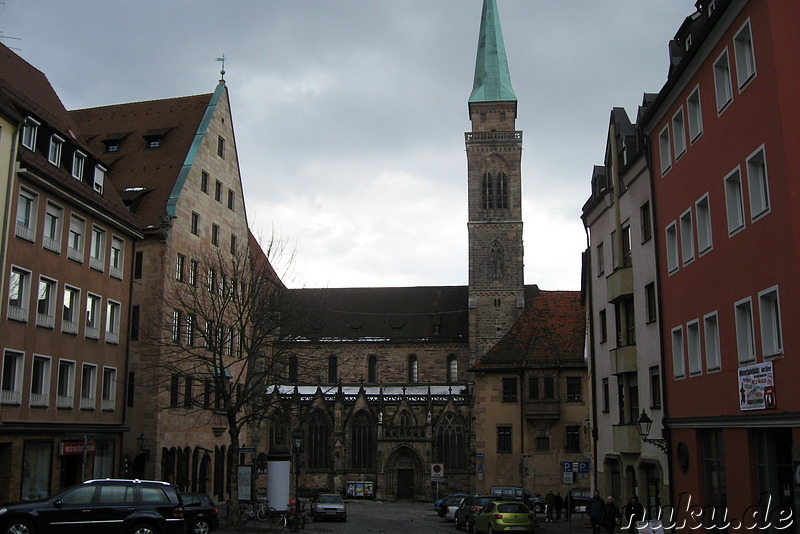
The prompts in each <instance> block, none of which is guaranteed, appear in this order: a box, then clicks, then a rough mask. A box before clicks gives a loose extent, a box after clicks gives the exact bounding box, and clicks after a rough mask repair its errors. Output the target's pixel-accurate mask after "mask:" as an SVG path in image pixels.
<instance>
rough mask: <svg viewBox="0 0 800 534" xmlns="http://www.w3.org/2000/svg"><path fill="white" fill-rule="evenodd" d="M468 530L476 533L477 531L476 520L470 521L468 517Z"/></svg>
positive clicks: (471, 533) (472, 533)
mask: <svg viewBox="0 0 800 534" xmlns="http://www.w3.org/2000/svg"><path fill="white" fill-rule="evenodd" d="M467 532H469V533H470V534H474V532H475V522H474V521H472V522H470V520H469V519H467Z"/></svg>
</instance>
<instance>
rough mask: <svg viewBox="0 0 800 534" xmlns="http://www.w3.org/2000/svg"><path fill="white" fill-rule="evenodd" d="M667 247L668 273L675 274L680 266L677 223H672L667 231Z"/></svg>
mask: <svg viewBox="0 0 800 534" xmlns="http://www.w3.org/2000/svg"><path fill="white" fill-rule="evenodd" d="M665 235H666V246H667V272H668V273H669V274H672V273H674V272H675V271H677V270H678V267H679V266H680V259H679V258H678V229H677V226H676V225H675V221H672V222H671V223H670V224H669V225H668V226H667V229H666V230H665Z"/></svg>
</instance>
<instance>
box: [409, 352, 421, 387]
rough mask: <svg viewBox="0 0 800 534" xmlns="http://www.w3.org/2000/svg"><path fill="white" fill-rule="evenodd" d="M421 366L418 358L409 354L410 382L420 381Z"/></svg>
mask: <svg viewBox="0 0 800 534" xmlns="http://www.w3.org/2000/svg"><path fill="white" fill-rule="evenodd" d="M418 372H419V364H418V362H417V356H416V355H414V354H409V356H408V381H409V382H417V381H418V380H419V374H418Z"/></svg>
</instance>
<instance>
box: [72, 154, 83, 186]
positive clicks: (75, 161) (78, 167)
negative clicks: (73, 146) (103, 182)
mask: <svg viewBox="0 0 800 534" xmlns="http://www.w3.org/2000/svg"><path fill="white" fill-rule="evenodd" d="M84 163H86V154H84V153H83V152H81V151H80V150H76V151H75V153H74V154H73V155H72V177H73V178H76V179H77V180H81V181H82V180H83V165H84Z"/></svg>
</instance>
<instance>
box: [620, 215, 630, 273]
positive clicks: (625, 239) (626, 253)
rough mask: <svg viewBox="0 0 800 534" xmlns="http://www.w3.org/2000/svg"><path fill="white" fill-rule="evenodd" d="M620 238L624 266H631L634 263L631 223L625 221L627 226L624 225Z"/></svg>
mask: <svg viewBox="0 0 800 534" xmlns="http://www.w3.org/2000/svg"><path fill="white" fill-rule="evenodd" d="M620 238H621V239H622V266H623V267H631V266H632V265H633V257H632V255H631V248H632V245H633V243H632V241H631V225H630V223H625V226H623V227H622V232H621V235H620Z"/></svg>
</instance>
